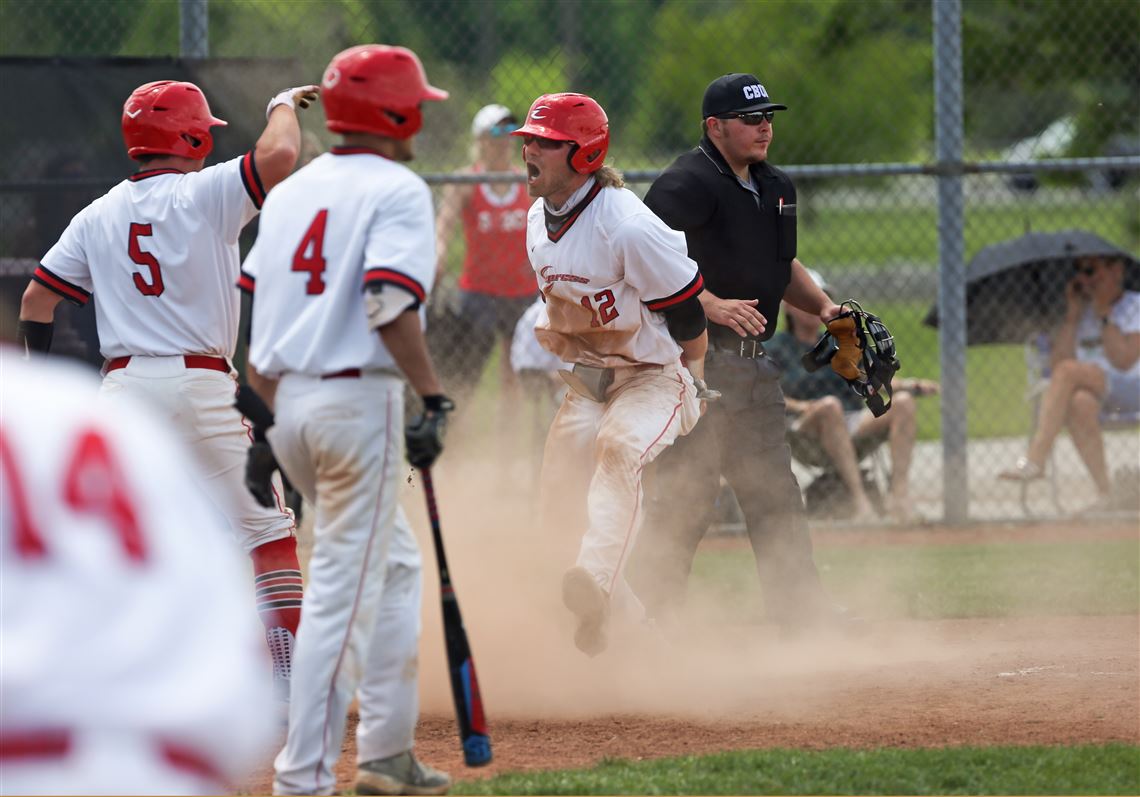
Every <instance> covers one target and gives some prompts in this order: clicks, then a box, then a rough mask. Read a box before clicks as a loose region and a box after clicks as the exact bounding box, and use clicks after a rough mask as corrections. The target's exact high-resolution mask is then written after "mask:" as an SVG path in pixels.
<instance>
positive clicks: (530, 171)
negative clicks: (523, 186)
mask: <svg viewBox="0 0 1140 797" xmlns="http://www.w3.org/2000/svg"><path fill="white" fill-rule="evenodd" d="M540 173H541V172H540V170H539V168H538V167H537V166H535V165H534V164H533V163H528V164H527V165H526V181H527V184H528V185H529V184H531V183H533V182H534V181H535V180H537V179H538V175H539V174H540Z"/></svg>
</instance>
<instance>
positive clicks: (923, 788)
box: [451, 744, 1140, 794]
mask: <svg viewBox="0 0 1140 797" xmlns="http://www.w3.org/2000/svg"><path fill="white" fill-rule="evenodd" d="M451 793H452V794H1138V793H1140V749H1138V748H1136V747H1131V746H1127V745H1121V744H1112V745H1104V746H1093V745H1082V746H1075V747H990V748H974V747H958V748H944V749H938V750H847V749H835V750H824V751H819V752H805V751H799V750H756V751H742V752H733V753H719V754H716V755H710V756H701V757H694V756H686V757H684V758H671V759H661V760H655V761H639V762H630V761H622V760H606V761H603V762H602V763H601V764H599V765H598V766H596V767H593V768H591V769H582V770H563V771H556V772H525V773H511V774H505V775H499V776H497V777H494V778H491V779H488V780H483V781H462V782H460V783H457V784H456V785H455V786H454V787H453V788H452V790H451Z"/></svg>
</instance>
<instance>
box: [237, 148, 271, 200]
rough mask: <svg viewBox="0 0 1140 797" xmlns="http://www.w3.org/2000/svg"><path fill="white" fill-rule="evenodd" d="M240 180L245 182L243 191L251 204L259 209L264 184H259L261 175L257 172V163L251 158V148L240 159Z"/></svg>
mask: <svg viewBox="0 0 1140 797" xmlns="http://www.w3.org/2000/svg"><path fill="white" fill-rule="evenodd" d="M241 181H242V183H244V184H245V192H246V193H247V194H249V199H250V201H251V202H253V206H254V207H255V208H257V209H258V210H261V205H262V203H263V202H265V186H263V185H262V184H261V175H260V174H258V173H257V163H256V161H254V159H253V150H250V151H249V152H247V153H245V155H244V156H243V157H242V159H241Z"/></svg>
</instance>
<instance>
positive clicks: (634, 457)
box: [512, 94, 711, 655]
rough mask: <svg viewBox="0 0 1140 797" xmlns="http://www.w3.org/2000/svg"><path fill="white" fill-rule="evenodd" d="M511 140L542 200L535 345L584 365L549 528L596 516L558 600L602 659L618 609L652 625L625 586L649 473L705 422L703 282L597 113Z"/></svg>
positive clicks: (562, 415) (591, 106)
mask: <svg viewBox="0 0 1140 797" xmlns="http://www.w3.org/2000/svg"><path fill="white" fill-rule="evenodd" d="M512 135H516V136H521V137H522V139H523V148H522V154H523V160H524V161H525V163H526V170H527V190H528V192H529V193H530V195H531V196H533V197H537V198H538V201H536V202H535V203H534V204H533V206H532V207H531V209H530V212H529V215H528V218H527V251H528V252H529V254H530V261H531V266H532V267H533V269H534V271H535V274H536V276H537V278H538V284H539V288H540V290H541V291H542V295H543V296H544V297H545V299H546V310H547V312H546V316H545V318H540V320H539V322H538V325H537V326H536V328H535V334H536V335H537V336H538V339H539V341H540V342H541V343H542V345H543V346H544V347H545V348H546V349H548V350H549V351H550V352H552V353H553V354H555V355H556V356H557V357H558V358H559V359H560V360H563V361H565V362H570V363H575V365H574V367H573V370H572V371H563V372H562V373H563V375H564V378H566V381H567V384H569V385H570V388H571V389H570V391H569V392H568V393H567V395H566V397H565V398H564V399H563V401H562V406H561V407H560V408H559V410H558V414H557V416H555V419H554V422H553V424H552V426H551V428H550V432H549V434H548V436H547V441H546V450H545V453H544V457H543V474H542V503H543V507H544V510H545V511H546V512H547V513H553V514H552V515H551V516H553V517H559V516H561V517H563V518H565V517H567V516H568V515H567V509H568V508H569V509H570V510H571V511H573V510H575V509H576V510H577V514H579V515H580V513H581V510H582V509H583V508H586V510H587V515H588V517H587V518H586V521H585V528H586V532H585V534H584V536H583V537H582V540H581V545H580V548H579V551H578V559H577V565H576V566H575V567H573V568H571V569H570V570H568V571H567V572H566V574H565V576H564V578H563V582H562V598H563V602H564V603H565V604H566V607H567V608H569V609H570V611H571V612H573V613H574V615H575V616H576V618H577V623H578V627H577V630H576V632H575V636H574V641H575V644H576V645H577V646H578V648H579V649H580V650H582V651H583V652H585V653H586V654H588V655H597V654H598V653H600V652H602V651H603V650H604V649H605V647H606V645H607V624H608V618H609V615H610V605H611V600H612V601H613V605H614V609H615V610H616V611H617V612H618V613H619V615H623V616H624V617H625V618H628V619H638V618H639V617H640V615H643V611H642V610H641V607H640V604H639V603H638V602H637V599H636V598H635V597H634V596H633V593H632V592H631V591H630V589H629V587H628V586H627V585H626V583H625V577H624V574H623V568H624V565H625V562H626V557H627V554H628V552H629V549H630V546H631V544H632V542H633V538H634V536H635V535H636V533H637V528H638V525H639V513H640V510H641V491H642V484H641V474H642V472H643V470H644V469H645V466H646V465H648V464H649V463H650V462H651V461H652V460H653V459H654V457H656V456H657V455H658V454H659V453H660V452H661V451H662V450H664V449H665V448H666V447H667V446H669V445H671V444H672V443H673V441H674V440H675V439H676V438H677V436H678V435H683V434H687V433H688V432H689V430H690V429H692V428H693V425H694V424H696V422H697V419H698V418H699V416H700V408H699V401H698V399H699V398H702V397H704V396H701V395H698V391H699V390H701V391H703V390H704V389H705V388H704V383H703V381H701V377H702V376H703V374H704V355H705V348H706V344H707V338H706V333H705V315H704V312H703V311H702V310H701V305H700V302H699V301H697V294H699V293H700V292H701V286H702V281H701V276H700V273H699V272H698V271H697V266H696V264H695V263H694V262H693V261H692V260H690V259H689V258H688V257H687V255H686V249H685V240H684V237H683V236H682V235H680V234H678V233H676V232H673V231H672V230H670V229H669V228H668V227H666V226H665V224H664V223H662V222H661V221H660V220H658V218H657V217H656V216H654V215H653V213H651V212H650V211H649V210H648V209H647V208H646V207H645V205H644V204H642V202H641V201H640V200H639V199H638V198H637V196H636V195H635V194H633V193H632V192H631V191H629V190H626V189H625V188H624V187H623V186H624V183H623V181H622V179H621V176H620V174H618V173H617V172H616V171H615V170H614V169H612V168H610V167H608V166H605V165H604V162H605V156H606V150H607V149H608V147H609V139H610V134H609V122H608V120H607V118H606V114H605V112H604V111H603V110H602V108H601V106H600V105H598V103H597V102H595V101H594V100H593V99H591V98H590V97H587V96H585V95H582V94H545V95H543V96H541V97H539V98H538V99H536V100H535V101H534V104H533V105H531V108H530V112H529V113H528V114H527V119H526V124H524V125H523V126H522V127H521V128H519V129H518V130H516V131H515V132H514V133H513V134H512ZM686 365H687V366H688V367H687V368H686V367H685V366H686ZM708 397H711V395H708ZM586 484H588V495H586V494H585V490H586ZM575 505H576V506H575Z"/></svg>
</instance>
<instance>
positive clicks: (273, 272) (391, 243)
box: [239, 147, 435, 377]
mask: <svg viewBox="0 0 1140 797" xmlns="http://www.w3.org/2000/svg"><path fill="white" fill-rule="evenodd" d="M434 216H435V214H434V212H433V210H432V203H431V191H430V190H429V189H428V187H427V184H426V183H425V182H424V181H423V180H422V179H421V178H420V177H418V176H417V175H416V174H415V173H414V172H412V171H411V170H410V169H408V168H407V167H406V166H404V165H402V164H400V163H396V162H395V161H391V160H388V159H387V158H385V157H383V156H382V155H380V154H379V153H377V152H376V151H375V150H371V149H367V148H365V147H334V148H333V149H332V150H331V151H330V152H328V153H326V154H324V155H321V156H320V157H319V158H317V159H316V160H314V161H313V162H312V163H310V164H309V165H308V166H306V167H305V168H303V169H301V170H300V171H298V172H297V173H296V174H294V175H293V176H291V177H289V178H288V179H286V180H285V181H284V182H282V183H281V184H279V185H278V186H277V187H276V188H274V189H273V193H272V194H270V196H269V199H268V200H267V202H266V204H265V210H264V212H263V213H262V216H261V222H260V226H259V229H258V235H257V243H256V244H254V247H253V249H252V250H251V251H250V253H249V256H248V257H247V258H246V260H245V262H244V263H243V264H242V273H241V280H240V282H239V285H240V287H241V288H242V289H243V290H246V291H250V292H253V293H254V297H255V300H254V308H253V321H252V331H251V337H250V350H249V360H250V362H251V363H252V364H253V366H254V367H255V368H256V369H257V370H258V371H259V372H260V373H262V374H264V375H266V376H269V377H278V376H280V375H281V374H283V373H285V372H290V373H303V374H309V375H311V376H320V375H324V374H329V373H336V372H338V371H342V370H345V369H350V368H359V369H362V370H379V369H393V368H395V367H396V366H395V362H394V361H393V359H392V356H391V355H390V354H389V353H388V351H387V349H385V348H384V344H383V342H382V341H381V339H380V336H379V335H377V334H376V333H375V332H373V331H371V330H370V329H369V325H368V317H367V314H366V310H365V302H364V291H365V288H366V286H367V287H368V288H370V289H373V290H375V289H379V290H380V291H381V293H382V294H385V293H386V292H389V291H392V292H395V293H394V294H393V296H392V303H403V304H405V305H406V306H407V307H408V308H411V309H419V311H420V313H421V318H422V317H423V309H422V305H423V303H424V302H425V301H426V299H427V293H428V288H429V287H430V286H431V284H432V280H433V278H434V274H435V232H434V225H435V221H434Z"/></svg>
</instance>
